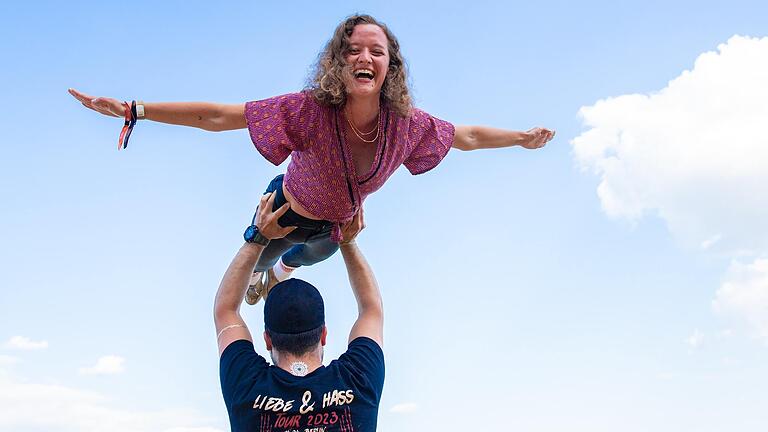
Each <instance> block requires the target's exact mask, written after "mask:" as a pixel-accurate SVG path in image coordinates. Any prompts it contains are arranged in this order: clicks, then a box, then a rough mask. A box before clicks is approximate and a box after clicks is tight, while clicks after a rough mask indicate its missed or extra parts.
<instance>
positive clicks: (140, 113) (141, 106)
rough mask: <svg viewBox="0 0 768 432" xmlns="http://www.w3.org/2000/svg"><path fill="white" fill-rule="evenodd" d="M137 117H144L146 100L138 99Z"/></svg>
mask: <svg viewBox="0 0 768 432" xmlns="http://www.w3.org/2000/svg"><path fill="white" fill-rule="evenodd" d="M136 118H137V119H139V120H142V119H144V102H143V101H136Z"/></svg>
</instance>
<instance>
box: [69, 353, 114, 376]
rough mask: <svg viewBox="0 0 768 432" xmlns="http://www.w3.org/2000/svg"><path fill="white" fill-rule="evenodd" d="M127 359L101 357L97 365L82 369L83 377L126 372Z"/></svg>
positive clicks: (110, 356) (111, 356)
mask: <svg viewBox="0 0 768 432" xmlns="http://www.w3.org/2000/svg"><path fill="white" fill-rule="evenodd" d="M124 363H125V359H124V358H122V357H119V356H115V355H108V356H104V357H100V358H99V359H98V360H97V361H96V364H95V365H93V366H90V367H84V368H80V370H79V371H80V373H81V374H83V375H114V374H119V373H122V372H124V371H125V366H123V364H124Z"/></svg>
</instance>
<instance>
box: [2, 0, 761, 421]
mask: <svg viewBox="0 0 768 432" xmlns="http://www.w3.org/2000/svg"><path fill="white" fill-rule="evenodd" d="M357 11H360V12H366V13H370V14H372V15H374V16H376V17H377V18H379V19H381V20H382V21H383V22H385V23H387V24H388V25H389V26H390V28H391V29H392V30H393V32H394V33H395V34H396V35H397V37H398V38H399V40H400V43H401V46H402V49H403V53H404V55H405V57H406V60H407V62H408V65H409V68H410V73H411V79H412V84H413V90H414V94H415V98H416V101H417V105H418V106H419V107H420V108H423V109H425V110H426V111H428V112H430V113H431V114H433V115H436V116H438V117H441V118H444V119H446V120H449V121H451V122H454V123H457V124H485V125H491V126H497V127H504V128H510V129H521V130H525V129H528V128H530V127H533V126H545V127H548V128H553V129H556V130H557V137H556V138H555V140H554V141H553V142H551V143H550V144H549V145H548V146H547V147H545V148H544V149H541V150H538V151H525V150H522V149H519V148H513V149H503V150H496V151H478V152H471V153H460V152H458V151H451V153H450V154H449V155H448V157H447V158H446V159H445V161H444V162H443V163H442V164H441V165H440V166H439V167H438V168H436V169H435V170H433V171H431V172H429V173H428V174H425V175H422V176H416V177H414V176H411V175H410V174H408V173H407V171H405V170H400V171H398V173H396V174H395V175H394V176H393V177H392V178H391V179H390V181H389V182H388V183H387V184H386V185H385V186H384V187H383V188H382V189H381V190H380V191H379V192H377V193H376V194H375V195H373V196H371V197H370V198H369V199H368V200H367V202H366V217H367V224H368V228H367V229H366V231H365V232H364V233H363V234H362V235H361V240H360V244H361V247H362V249H363V251H364V252H365V253H366V255H367V257H368V258H369V261H370V262H371V264H372V265H373V267H374V269H375V271H376V274H377V276H378V279H379V282H380V285H381V287H382V291H383V295H384V299H385V306H386V319H387V321H386V334H385V338H386V340H385V354H386V360H387V380H386V384H385V392H384V396H383V399H382V403H381V408H380V420H379V424H380V427H379V429H380V430H382V431H392V430H399V431H421V430H445V431H466V430H520V431H560V430H570V431H616V430H622V431H649V430H653V431H656V432H660V431H670V432H671V431H683V430H697V431H702V432H703V431H723V430H732V431H763V430H765V429H766V427H768V414H766V410H765V406H768V396H767V395H766V392H765V390H764V389H765V388H766V386H768V366H766V365H768V352H767V351H766V343H765V341H764V340H762V339H760V338H757V337H754V335H752V334H751V333H750V332H749V330H748V329H742V328H740V327H733V326H732V325H731V324H732V323H731V321H728V320H727V319H726V318H724V317H722V316H720V315H718V314H716V313H713V310H712V300H713V297H714V295H715V292H716V291H717V290H718V288H719V287H720V286H721V284H722V283H723V280H724V278H725V276H724V275H725V274H726V272H727V271H728V269H729V266H730V265H731V264H730V263H731V261H732V259H733V255H729V254H727V253H716V252H708V251H702V250H699V249H697V248H692V247H690V246H689V245H687V244H685V243H684V242H681V241H679V239H678V238H676V237H675V236H674V235H672V234H671V233H670V230H669V229H668V228H667V223H666V222H665V220H664V218H663V217H660V216H658V215H654V214H650V215H649V216H646V217H643V218H641V219H639V220H633V221H628V220H623V219H615V218H609V217H608V216H606V214H605V212H604V211H603V210H602V208H601V201H600V199H599V198H598V195H597V193H596V188H597V186H598V183H599V182H600V179H599V178H598V177H597V176H595V175H593V174H592V173H590V172H588V171H582V170H580V169H579V168H578V167H577V165H576V163H575V162H574V157H573V149H572V146H571V145H570V144H569V143H570V141H571V140H572V139H574V138H575V137H577V136H579V134H581V133H582V132H583V131H584V130H585V126H584V125H583V124H582V121H581V118H580V117H579V116H578V112H579V109H580V108H581V107H582V106H590V105H593V104H594V103H595V102H596V101H598V100H600V99H604V98H608V97H612V96H618V95H622V94H632V93H653V92H656V91H658V90H660V89H662V88H664V87H665V86H666V85H667V83H668V82H669V81H670V80H672V79H674V78H675V77H677V76H679V75H680V74H681V73H682V72H683V71H684V70H687V69H691V68H692V67H693V64H694V61H695V60H696V58H697V57H698V56H699V55H700V54H701V53H704V52H706V51H713V50H716V49H717V46H718V45H719V44H722V43H725V42H726V41H727V40H728V39H729V38H730V37H731V36H733V35H735V34H741V35H747V36H753V37H764V36H768V34H766V33H768V32H767V31H766V26H765V25H766V17H768V6H766V4H765V3H764V2H758V1H753V2H739V1H734V2H730V3H728V4H726V3H725V2H721V5H720V6H703V5H702V4H701V2H692V1H691V2H672V3H670V2H661V1H642V2H640V1H633V2H565V1H559V2H539V3H537V4H534V3H531V2H526V3H518V2H514V3H510V2H501V1H494V2H490V1H489V2H483V1H478V2H440V3H433V4H427V3H419V2H401V1H387V2H366V1H363V2H355V3H344V2H336V1H329V2H281V3H280V4H271V5H267V6H265V5H263V4H262V3H260V2H255V1H251V2H246V1H230V2H182V1H167V2H148V1H137V2H131V3H113V2H35V1H31V2H4V3H3V4H2V5H0V50H2V53H3V59H4V61H3V67H2V68H0V85H2V94H3V107H4V108H3V110H2V116H0V145H1V146H2V147H1V148H2V156H1V157H0V202H1V203H2V212H0V236H1V237H2V244H3V246H2V248H0V344H2V345H0V402H2V403H0V430H9V431H10V430H13V431H19V432H22V431H38V430H47V431H70V430H73V431H74V430H78V431H80V430H105V429H111V430H118V431H123V430H137V431H174V432H179V431H197V432H209V431H214V430H220V431H224V430H228V429H229V426H228V421H227V418H226V410H225V408H224V405H223V402H222V400H221V396H220V389H219V384H218V369H217V368H218V358H217V355H216V346H215V335H214V331H213V323H212V314H211V310H212V302H213V296H214V293H215V291H216V287H217V285H218V282H219V279H220V277H221V274H222V273H223V271H224V269H225V268H226V265H227V264H228V262H229V260H230V259H231V257H232V256H233V254H234V253H235V251H236V250H237V248H238V247H239V245H240V243H241V241H242V237H241V234H242V231H243V229H244V227H245V226H246V225H247V223H248V221H249V219H250V215H251V212H252V211H253V209H254V208H255V206H256V203H257V200H258V197H259V196H260V194H261V192H262V190H263V189H264V187H265V186H266V184H267V182H268V181H269V180H270V179H271V178H272V177H273V176H274V175H276V174H278V173H280V172H282V171H283V170H284V166H283V167H279V168H278V167H273V166H271V165H270V164H269V163H267V162H266V161H265V160H263V158H261V156H260V155H259V154H258V152H256V151H255V150H254V149H253V147H252V145H251V143H250V141H249V138H248V135H247V133H246V132H245V131H232V132H225V133H208V132H204V131H198V130H193V129H185V128H181V127H173V126H167V125H160V124H152V123H146V122H141V123H139V124H138V125H137V126H136V129H135V130H134V133H133V136H132V138H131V143H130V146H129V147H128V149H127V151H121V152H119V153H118V152H117V151H116V142H117V136H118V134H119V130H120V127H121V121H120V120H117V119H112V118H107V117H103V116H100V115H97V114H96V113H93V112H91V111H88V110H86V109H84V108H83V107H81V106H80V105H79V104H78V103H77V102H76V101H75V100H74V99H72V98H71V97H70V96H69V95H68V94H67V92H66V89H67V88H68V87H75V88H77V89H79V90H81V91H84V92H87V93H91V94H94V95H103V96H110V97H115V98H119V99H128V100H130V99H143V100H146V101H176V100H210V101H218V102H227V103H236V102H244V101H247V100H254V99H260V98H265V97H269V96H272V95H277V94H281V93H287V92H292V91H296V90H298V89H300V88H302V86H303V84H304V82H305V78H306V75H307V72H308V68H309V66H310V65H311V64H312V63H313V61H314V60H315V58H316V55H317V53H318V51H319V50H320V49H321V48H322V46H323V45H324V43H325V42H326V41H327V39H328V38H329V37H330V35H331V32H332V31H333V29H334V27H335V25H336V24H337V23H338V22H339V21H340V20H341V19H342V18H344V17H345V16H346V15H349V14H351V13H354V12H357ZM767 166H768V165H767ZM692 186H693V187H695V186H696V184H693V185H692ZM299 276H300V277H302V278H305V279H307V280H310V281H312V282H313V283H314V284H316V285H317V286H318V287H319V288H320V289H321V291H322V292H323V294H324V296H325V298H326V304H327V317H328V327H329V330H330V337H329V344H328V346H327V349H326V358H327V359H331V358H335V357H336V356H338V355H339V354H340V353H341V352H343V351H344V349H345V343H346V336H347V333H348V331H349V328H350V326H351V324H352V322H353V320H354V318H355V313H356V312H355V305H354V300H353V298H352V295H351V292H350V290H349V288H348V285H347V283H346V276H345V273H344V269H343V265H342V262H341V260H340V259H339V257H334V258H332V259H330V260H328V261H326V262H324V263H322V264H320V265H317V266H314V267H312V268H307V269H302V270H301V273H300V274H299ZM767 289H768V288H767ZM243 310H244V313H245V314H246V316H247V321H248V323H249V325H250V326H251V330H252V331H253V332H254V334H259V333H260V331H261V322H262V315H261V310H260V308H258V307H244V309H243ZM697 335H699V337H698V338H697ZM14 336H23V337H26V338H29V339H30V340H32V341H38V342H41V341H46V342H47V347H45V348H40V349H27V350H24V349H21V347H20V346H19V344H18V343H16V344H14V343H12V342H10V341H11V338H12V337H14ZM702 339H703V340H704V341H706V343H702V342H701V341H702ZM259 346H260V345H259ZM260 347H261V346H260ZM262 353H264V354H265V351H264V350H263V348H262ZM106 355H115V356H119V357H122V358H123V359H124V364H123V366H124V369H123V370H122V371H121V372H118V373H113V374H102V375H99V374H96V375H88V374H82V373H79V372H78V371H79V370H80V369H81V368H84V367H90V366H93V365H94V364H95V363H96V361H97V359H98V358H100V357H103V356H106ZM63 411H66V413H65V412H63ZM67 413H68V414H67ZM65 414H66V415H65Z"/></svg>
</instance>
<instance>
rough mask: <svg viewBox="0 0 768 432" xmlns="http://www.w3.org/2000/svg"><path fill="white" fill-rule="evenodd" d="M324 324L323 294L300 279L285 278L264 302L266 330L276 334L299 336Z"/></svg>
mask: <svg viewBox="0 0 768 432" xmlns="http://www.w3.org/2000/svg"><path fill="white" fill-rule="evenodd" d="M323 324H325V305H324V304H323V297H322V296H321V295H320V291H318V290H317V288H315V287H314V286H312V284H310V283H309V282H306V281H303V280H301V279H286V280H284V281H282V282H280V283H278V284H277V285H275V286H274V287H273V288H272V290H270V291H269V295H268V296H267V300H266V301H265V302H264V327H266V328H267V329H268V330H270V331H273V332H276V333H284V334H297V333H303V332H305V331H309V330H314V329H316V328H318V327H320V326H321V325H323Z"/></svg>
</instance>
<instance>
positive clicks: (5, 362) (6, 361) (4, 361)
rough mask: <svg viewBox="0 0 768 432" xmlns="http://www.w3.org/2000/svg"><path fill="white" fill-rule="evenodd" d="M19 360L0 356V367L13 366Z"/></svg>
mask: <svg viewBox="0 0 768 432" xmlns="http://www.w3.org/2000/svg"><path fill="white" fill-rule="evenodd" d="M18 362H19V359H18V358H16V357H13V356H9V355H2V354H0V367H3V366H11V365H15V364H16V363H18Z"/></svg>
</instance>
